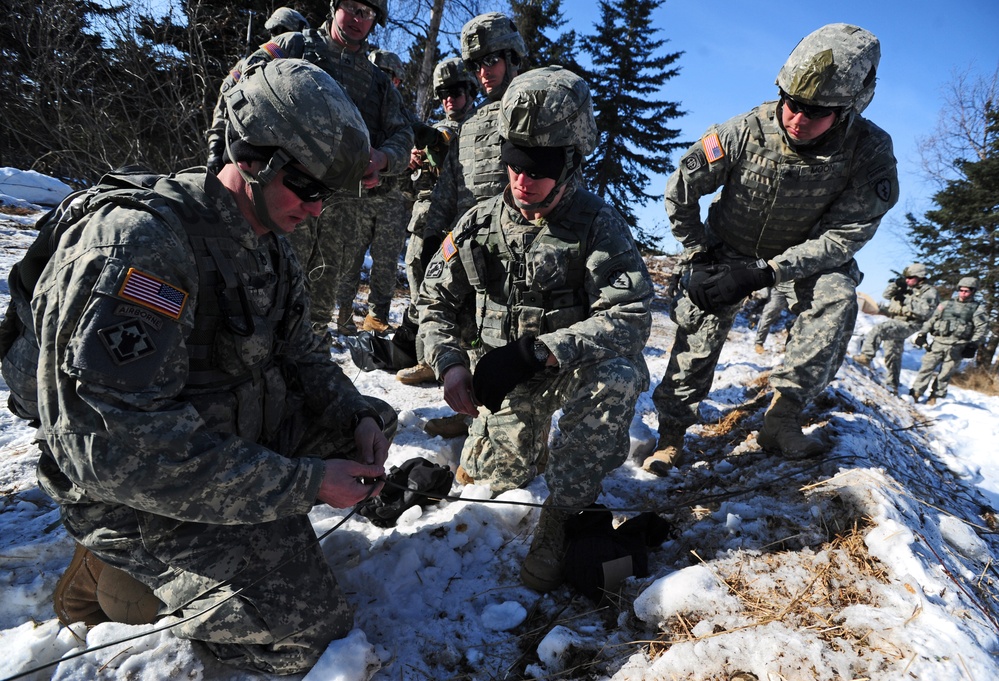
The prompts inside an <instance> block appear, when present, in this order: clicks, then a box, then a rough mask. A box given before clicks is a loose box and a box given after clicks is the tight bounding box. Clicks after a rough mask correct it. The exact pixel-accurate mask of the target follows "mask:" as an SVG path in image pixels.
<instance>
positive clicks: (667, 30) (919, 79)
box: [563, 0, 999, 296]
mask: <svg viewBox="0 0 999 681" xmlns="http://www.w3.org/2000/svg"><path fill="white" fill-rule="evenodd" d="M563 7H564V8H565V14H566V18H568V19H570V21H569V24H568V25H567V27H571V28H575V29H576V30H577V32H585V33H591V32H592V30H593V29H592V27H593V23H594V22H595V21H596V19H597V18H598V17H599V9H598V7H597V4H596V3H591V2H586V3H580V2H574V1H572V0H563ZM833 22H845V23H852V24H857V25H859V26H861V27H863V28H866V29H867V30H869V31H871V32H873V33H874V34H875V35H876V36H878V38H879V39H880V40H881V66H880V69H879V74H878V85H877V93H876V95H875V98H874V102H873V103H872V104H871V106H870V107H869V108H868V109H867V111H866V112H865V116H867V117H868V118H869V119H870V120H872V121H874V122H875V123H876V124H877V125H879V126H880V127H882V128H884V129H885V130H887V131H888V133H889V134H891V136H892V139H893V141H894V145H895V155H896V157H897V158H898V162H899V184H900V200H899V203H898V205H897V206H896V207H895V208H894V209H892V211H891V212H889V213H888V215H887V216H886V218H885V220H884V221H883V222H882V224H881V227H880V229H879V230H878V233H877V235H876V236H875V237H874V239H873V240H872V241H871V242H870V243H869V244H868V245H867V246H865V247H864V249H863V250H861V251H860V253H859V254H858V256H857V259H858V261H859V262H860V266H861V269H862V270H863V271H864V272H865V273H866V277H865V280H864V283H863V284H862V285H861V287H860V288H861V290H864V291H866V292H868V293H871V294H872V295H874V296H877V295H879V294H880V293H881V291H882V290H883V289H884V286H885V284H886V283H887V280H888V278H889V277H890V276H891V275H890V271H891V270H892V269H897V270H900V269H901V268H902V267H904V266H905V265H906V264H907V263H908V262H910V261H911V259H912V258H913V254H912V252H911V251H910V250H909V248H908V247H907V246H906V244H905V240H904V220H905V214H906V213H907V212H913V213H916V214H922V213H923V212H925V211H926V210H927V209H928V208H931V207H932V204H930V203H929V197H930V196H932V194H933V192H934V189H933V187H931V186H929V185H927V184H926V183H925V181H924V180H923V179H922V176H921V173H920V169H919V155H918V153H917V140H918V138H920V137H925V136H928V135H930V134H931V133H932V132H933V130H934V128H935V126H936V123H937V118H938V116H939V113H940V110H941V107H942V106H943V98H942V93H943V88H944V87H945V85H946V84H947V83H948V82H949V80H950V78H951V76H952V74H953V73H954V72H955V70H956V71H962V70H966V69H968V68H969V67H971V68H972V69H973V70H974V71H975V72H978V73H981V74H991V73H992V72H993V71H994V70H995V68H996V67H997V66H999V2H997V1H996V0H955V1H952V2H928V1H926V0H910V1H909V2H901V1H899V0H866V1H859V0H840V1H838V2H796V3H777V2H772V3H760V2H758V1H757V0H753V1H750V0H666V2H665V3H664V4H663V6H662V7H660V8H659V10H658V11H657V12H656V13H655V15H654V24H655V26H656V27H657V28H659V29H660V34H659V37H661V38H667V39H668V40H669V42H668V43H667V44H666V46H665V49H667V50H668V51H672V52H675V51H683V52H684V54H683V56H681V57H680V59H679V60H678V62H677V63H678V65H679V67H680V69H681V70H680V75H679V76H677V77H676V78H673V79H672V80H670V81H668V82H667V84H666V86H665V87H664V88H663V91H662V95H663V98H664V99H668V100H672V101H678V102H680V103H681V108H682V109H683V110H685V111H687V112H688V114H687V115H686V116H684V117H683V118H681V119H679V120H678V121H676V122H671V125H676V126H678V127H679V128H680V129H681V130H682V135H683V139H684V140H690V141H693V140H696V139H698V138H699V137H700V136H701V134H702V132H703V131H704V130H705V129H706V128H707V127H708V126H709V125H710V124H712V123H716V122H722V121H724V120H726V119H728V118H730V117H732V116H735V115H737V114H739V113H742V112H744V111H747V110H749V109H751V108H752V107H754V106H756V105H757V104H759V103H761V102H763V101H765V100H767V99H773V98H774V97H775V95H776V86H775V85H774V84H773V83H774V79H775V78H776V76H777V72H778V70H779V69H780V67H781V65H782V64H783V63H784V60H785V59H786V58H787V55H788V54H789V53H790V52H791V50H792V49H793V48H794V46H795V44H797V42H798V40H800V39H801V38H802V37H804V36H805V35H807V34H808V33H810V32H812V31H813V30H815V29H816V28H818V27H820V26H823V25H825V24H828V23H833ZM679 155H680V154H679V153H678V154H677V155H676V156H675V157H674V159H673V162H674V163H676V162H677V160H678V159H679ZM664 187H665V176H662V175H659V176H654V177H653V185H652V186H651V188H650V193H655V194H661V192H662V190H663V188H664ZM639 217H640V219H641V220H642V221H643V223H644V224H646V225H653V224H655V223H657V222H663V223H664V224H665V210H664V208H663V205H662V202H661V201H659V202H657V203H656V204H653V203H651V202H650V203H649V205H648V206H647V207H646V208H645V209H644V210H641V211H640V212H639ZM666 241H667V244H668V246H669V247H670V248H674V249H675V248H676V247H677V246H678V245H677V244H676V242H675V241H673V240H672V239H671V238H670V239H667V240H666Z"/></svg>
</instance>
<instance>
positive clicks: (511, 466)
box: [461, 357, 648, 506]
mask: <svg viewBox="0 0 999 681" xmlns="http://www.w3.org/2000/svg"><path fill="white" fill-rule="evenodd" d="M647 387H648V372H647V371H646V370H645V369H644V365H643V366H641V367H639V366H636V365H635V364H634V363H633V362H631V361H630V360H628V359H626V358H623V357H617V358H614V359H609V360H606V361H603V362H599V363H596V364H585V365H583V366H580V367H576V368H575V369H573V370H570V371H565V372H555V371H554V370H552V369H549V370H546V371H544V372H542V373H541V374H538V375H537V376H535V377H534V378H533V379H531V380H530V381H528V382H527V383H524V384H522V385H519V386H517V387H516V388H514V389H513V390H512V391H511V392H510V394H509V395H508V396H507V398H506V399H505V400H504V401H503V405H502V407H501V409H500V410H499V411H498V412H496V413H495V414H493V413H490V412H488V411H487V410H486V409H485V408H484V407H483V408H482V415H480V416H478V417H477V418H475V419H473V420H472V426H471V429H470V432H469V434H468V439H466V440H465V446H464V448H463V449H462V452H461V465H462V467H463V468H464V469H465V470H466V471H468V473H469V475H471V476H472V477H473V478H475V481H476V482H480V483H483V484H489V485H490V486H491V489H492V492H493V494H499V493H501V492H504V491H506V490H510V489H515V488H517V487H521V486H523V485H525V484H527V483H528V482H529V481H530V480H531V479H532V478H533V477H534V476H535V475H536V473H537V470H536V468H535V466H536V465H537V464H538V463H542V462H545V453H546V450H547V453H548V459H547V463H546V468H545V480H546V481H547V483H548V490H549V493H550V498H551V499H552V502H553V503H555V504H557V505H565V506H588V505H589V504H591V503H593V501H594V500H595V499H596V498H597V495H598V494H599V493H600V483H601V482H602V481H603V479H604V477H605V476H606V475H607V474H608V473H609V472H611V471H612V470H614V469H615V468H617V467H618V466H620V465H621V464H622V463H624V461H625V459H627V457H628V450H629V447H630V443H631V441H630V436H629V432H630V429H631V421H632V418H633V417H634V415H635V403H636V402H637V401H638V396H639V395H640V394H641V392H642V391H643V390H645V389H646V388H647ZM559 409H561V410H562V414H561V416H560V417H559V420H558V434H557V435H556V436H555V438H554V442H553V443H552V444H551V446H550V448H549V447H548V435H549V429H550V426H551V419H552V415H553V414H554V413H555V412H556V411H558V410H559Z"/></svg>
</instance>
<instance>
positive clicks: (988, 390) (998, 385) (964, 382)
mask: <svg viewBox="0 0 999 681" xmlns="http://www.w3.org/2000/svg"><path fill="white" fill-rule="evenodd" d="M950 382H951V385H953V386H956V387H958V388H964V389H965V390H974V391H976V392H980V393H982V394H983V395H999V381H997V380H996V372H995V371H994V370H993V369H992V368H991V367H979V366H974V367H971V368H968V369H964V370H963V371H957V372H955V373H954V375H953V376H952V377H951V379H950Z"/></svg>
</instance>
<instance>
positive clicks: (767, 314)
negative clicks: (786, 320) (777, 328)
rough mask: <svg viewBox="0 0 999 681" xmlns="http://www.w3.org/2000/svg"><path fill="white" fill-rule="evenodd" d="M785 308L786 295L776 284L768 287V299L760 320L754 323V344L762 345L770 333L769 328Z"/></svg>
mask: <svg viewBox="0 0 999 681" xmlns="http://www.w3.org/2000/svg"><path fill="white" fill-rule="evenodd" d="M786 309H787V296H785V295H784V294H783V293H781V291H780V289H778V288H777V287H776V286H774V287H771V289H770V299H769V300H768V301H767V304H766V305H764V306H763V312H761V313H760V322H759V324H757V325H756V344H757V345H763V344H764V343H766V342H767V336H769V335H770V328H771V327H772V326H773V325H774V324H776V323H777V320H778V319H780V313H781V312H783V311H784V310H786Z"/></svg>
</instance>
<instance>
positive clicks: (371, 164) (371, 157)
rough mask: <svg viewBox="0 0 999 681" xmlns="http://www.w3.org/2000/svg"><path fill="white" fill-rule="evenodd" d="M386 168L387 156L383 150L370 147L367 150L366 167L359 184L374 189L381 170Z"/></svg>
mask: <svg viewBox="0 0 999 681" xmlns="http://www.w3.org/2000/svg"><path fill="white" fill-rule="evenodd" d="M386 168H388V156H387V155H386V154H385V152H384V151H381V150H380V149H375V148H374V147H371V149H370V150H369V152H368V168H367V169H366V170H365V171H364V176H363V177H362V178H361V184H362V185H364V188H365V189H374V188H375V187H377V186H378V183H379V182H381V174H382V171H383V170H385V169H386Z"/></svg>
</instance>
